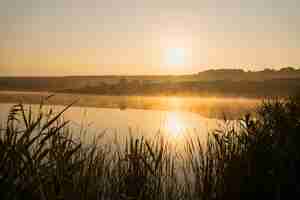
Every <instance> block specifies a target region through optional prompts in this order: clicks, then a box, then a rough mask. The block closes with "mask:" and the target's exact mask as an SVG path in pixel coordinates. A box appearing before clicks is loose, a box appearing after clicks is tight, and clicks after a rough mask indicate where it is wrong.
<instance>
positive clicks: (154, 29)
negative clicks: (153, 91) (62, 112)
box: [0, 0, 300, 75]
mask: <svg viewBox="0 0 300 200" xmlns="http://www.w3.org/2000/svg"><path fill="white" fill-rule="evenodd" d="M299 10H300V1H299V0H284V1H283V0H226V1H225V0H181V1H179V0H0V25H1V26H0V75H81V74H82V75H86V74H88V75H101V74H162V73H171V74H173V73H193V72H198V71H201V70H205V69H207V68H216V67H218V68H220V67H223V66H224V67H231V68H237V67H245V68H247V69H261V68H263V67H269V66H270V67H275V66H276V67H280V66H287V65H298V66H299V64H300V12H299ZM173 48H181V49H184V53H185V57H184V63H185V64H184V65H182V66H173V67H172V66H168V67H166V66H164V59H165V58H164V52H165V51H166V50H168V49H173Z"/></svg>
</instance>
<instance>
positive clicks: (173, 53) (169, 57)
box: [163, 48, 186, 66]
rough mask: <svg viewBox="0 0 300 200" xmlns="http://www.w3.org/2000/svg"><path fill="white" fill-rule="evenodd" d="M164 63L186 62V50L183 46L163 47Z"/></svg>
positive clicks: (181, 63) (172, 64)
mask: <svg viewBox="0 0 300 200" xmlns="http://www.w3.org/2000/svg"><path fill="white" fill-rule="evenodd" d="M163 59H164V64H165V65H167V66H180V65H184V64H185V63H186V51H185V49H184V48H168V49H165V51H164V55H163Z"/></svg>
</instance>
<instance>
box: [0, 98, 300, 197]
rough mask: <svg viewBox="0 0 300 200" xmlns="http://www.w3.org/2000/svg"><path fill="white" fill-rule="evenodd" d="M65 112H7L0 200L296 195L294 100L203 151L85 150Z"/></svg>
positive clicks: (216, 136)
mask: <svg viewBox="0 0 300 200" xmlns="http://www.w3.org/2000/svg"><path fill="white" fill-rule="evenodd" d="M67 108H68V107H66V109H67ZM64 111H65V110H63V111H62V112H60V113H58V114H54V113H53V112H52V111H51V110H48V111H45V110H44V109H43V107H42V106H41V107H40V109H39V111H38V113H35V114H33V113H32V111H31V110H30V108H28V110H26V109H25V108H24V107H23V105H22V104H20V105H16V106H14V107H13V108H12V109H11V112H10V114H9V116H8V119H7V122H6V123H5V124H3V126H2V127H1V132H0V199H42V200H46V199H47V200H48V199H49V200H52V199H74V200H75V199H105V200H106V199H191V200H194V199H200V200H202V199H203V200H204V199H205V200H206V199H207V200H209V199H257V198H265V199H285V198H286V197H288V196H290V195H297V194H299V192H300V184H299V182H300V181H299V180H300V135H299V134H300V100H299V99H297V98H289V99H287V100H272V101H265V102H263V103H262V104H261V106H259V107H258V109H257V112H256V115H255V116H251V115H246V116H245V117H244V118H243V119H242V120H241V122H240V127H238V128H236V127H233V126H230V125H228V126H225V128H224V129H222V130H216V131H214V132H213V133H211V134H210V136H209V137H208V139H207V142H206V144H205V145H203V144H202V141H200V138H198V139H190V140H187V142H186V143H185V144H184V149H185V150H184V151H183V152H176V153H174V151H173V150H172V148H171V147H170V145H169V144H168V142H167V141H166V140H164V139H163V138H156V139H153V140H144V139H143V138H138V139H135V138H129V139H128V142H127V143H126V144H125V146H121V145H118V144H111V145H106V146H103V145H101V143H98V141H97V140H98V139H97V138H95V140H94V143H93V144H84V143H83V142H82V141H80V140H78V139H76V138H75V137H74V134H72V132H71V129H68V127H67V125H68V122H66V121H63V120H62V118H61V117H62V115H63V113H64ZM100 139H101V138H100ZM297 196H298V195H297Z"/></svg>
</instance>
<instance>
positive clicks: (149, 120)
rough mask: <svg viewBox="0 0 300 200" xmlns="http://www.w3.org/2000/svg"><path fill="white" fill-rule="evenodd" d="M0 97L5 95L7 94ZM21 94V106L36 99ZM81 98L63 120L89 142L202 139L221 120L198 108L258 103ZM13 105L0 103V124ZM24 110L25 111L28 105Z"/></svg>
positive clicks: (231, 107)
mask: <svg viewBox="0 0 300 200" xmlns="http://www.w3.org/2000/svg"><path fill="white" fill-rule="evenodd" d="M3 94H4V95H7V93H2V95H3ZM8 94H10V95H11V96H9V97H10V98H11V99H13V98H16V97H17V96H18V95H19V96H18V98H20V97H21V96H20V94H18V93H15V94H13V93H8ZM22 95H24V96H26V95H31V96H30V98H28V99H30V101H28V100H26V101H23V102H24V103H29V104H32V103H36V102H32V101H33V100H35V99H36V98H37V97H35V98H33V97H32V96H33V95H34V94H26V93H24V94H23V93H22ZM39 95H40V94H39ZM24 96H22V97H24ZM0 97H1V93H0ZM56 98H57V99H58V100H57V102H54V103H53V102H52V103H53V104H59V102H60V101H59V99H60V98H61V99H63V101H64V102H65V101H69V102H70V99H69V98H67V97H66V96H62V95H59V97H56ZM83 98H85V101H84V102H86V103H85V104H83V105H80V106H72V107H71V108H69V109H68V110H67V111H66V112H65V114H64V116H63V118H64V119H65V120H70V124H69V127H70V128H71V130H73V132H75V134H77V133H79V132H80V130H85V132H86V133H85V138H86V139H92V138H93V137H94V136H97V135H100V134H101V135H103V134H104V136H105V141H106V140H115V139H118V140H125V139H126V137H128V136H129V135H132V136H136V137H141V136H143V137H145V138H149V137H154V136H156V135H158V134H163V135H164V136H166V137H167V138H169V139H171V140H173V141H176V140H177V141H180V140H181V139H183V138H185V137H186V136H190V135H193V136H194V135H197V136H199V137H201V138H202V137H203V138H205V137H206V136H207V133H208V132H210V131H212V130H214V129H217V128H220V126H222V123H223V120H222V119H220V117H217V116H220V115H205V114H202V113H201V112H198V111H199V110H201V108H203V110H205V111H206V112H205V113H212V112H208V111H210V109H213V108H214V109H215V110H214V112H213V113H214V114H216V113H218V112H219V113H222V112H223V110H221V109H220V108H226V109H227V110H229V111H230V110H234V111H235V112H236V110H245V109H246V108H251V106H252V107H253V106H254V105H256V103H257V102H258V100H247V99H246V100H245V99H242V100H241V99H239V98H237V99H223V100H222V99H217V98H211V99H203V98H202V99H200V98H198V99H197V98H192V99H190V98H177V97H176V98H174V97H163V98H158V97H149V98H147V97H128V98H127V99H126V101H124V97H115V98H113V97H101V96H100V97H95V96H93V97H89V96H84V97H83ZM88 98H90V99H88ZM97 98H98V99H97ZM118 98H119V99H118ZM3 99H5V98H2V100H3ZM73 99H74V98H73ZM86 99H88V100H86ZM133 99H134V100H133ZM136 99H138V101H137V100H136ZM89 100H90V101H89ZM134 101H136V102H138V103H135V102H134ZM2 102H3V101H2ZM13 102H14V101H12V102H6V103H4V102H3V103H0V121H1V122H2V123H3V122H4V121H5V120H6V118H7V114H8V112H9V109H10V108H11V107H12V106H13V105H14V104H15V103H13ZM91 102H94V104H95V105H96V106H93V105H90V104H89V103H91ZM112 102H118V103H120V102H123V103H124V102H125V106H123V107H122V106H119V104H117V103H115V104H112ZM151 102H153V105H154V106H149V105H150V103H151ZM221 102H222V105H221ZM96 103H97V104H96ZM50 104H51V103H50ZM84 105H86V106H87V107H86V106H84ZM107 105H108V106H107ZM114 105H117V106H114ZM146 105H148V106H146ZM157 105H159V106H157ZM182 105H184V106H185V107H184V106H182ZM191 105H194V107H195V108H197V109H194V110H193V109H192V106H191ZM168 106H169V107H168ZM172 106H173V107H172ZM180 106H182V107H180ZM26 107H27V109H28V105H27V106H26ZM32 108H33V111H35V110H37V108H38V105H36V104H35V105H33V106H32ZM50 108H52V109H54V111H55V112H59V111H60V110H62V109H63V108H64V106H63V105H47V106H45V108H44V109H46V110H47V109H50ZM185 108H188V109H185ZM218 108H219V111H218ZM195 110H196V111H195ZM229 111H228V112H229Z"/></svg>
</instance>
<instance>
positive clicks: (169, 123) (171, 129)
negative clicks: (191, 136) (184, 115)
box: [165, 112, 186, 137]
mask: <svg viewBox="0 0 300 200" xmlns="http://www.w3.org/2000/svg"><path fill="white" fill-rule="evenodd" d="M185 129H186V127H185V124H184V122H183V120H182V119H181V118H180V114H179V113H176V112H171V113H168V115H167V118H166V124H165V130H166V132H167V133H168V134H169V135H171V136H174V137H178V136H180V135H182V134H183V133H184V131H185Z"/></svg>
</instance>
